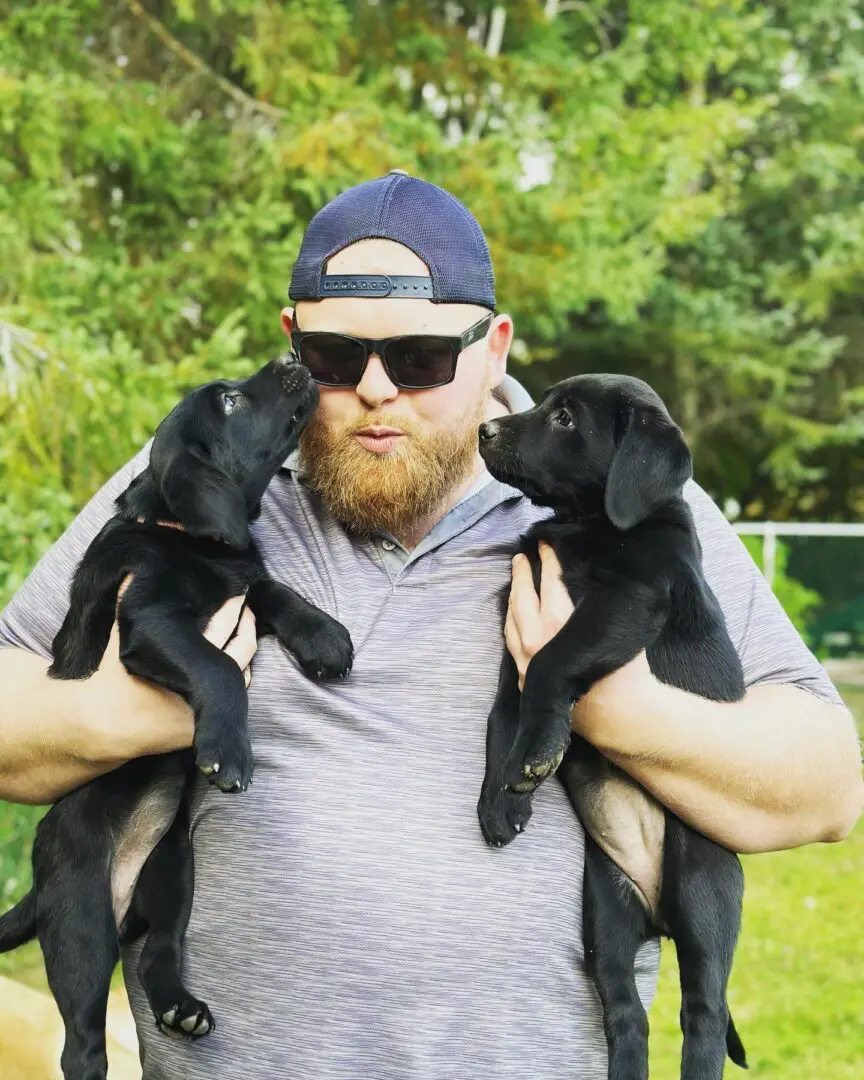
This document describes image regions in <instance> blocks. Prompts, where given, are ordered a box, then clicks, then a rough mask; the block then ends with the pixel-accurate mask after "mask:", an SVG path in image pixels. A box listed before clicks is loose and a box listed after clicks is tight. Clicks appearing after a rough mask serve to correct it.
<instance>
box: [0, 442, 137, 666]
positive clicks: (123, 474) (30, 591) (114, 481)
mask: <svg viewBox="0 0 864 1080" xmlns="http://www.w3.org/2000/svg"><path fill="white" fill-rule="evenodd" d="M149 459H150V443H148V444H147V445H146V446H145V447H144V449H143V450H141V451H140V452H139V453H138V454H137V455H136V456H135V457H134V458H132V460H131V461H129V462H127V463H126V464H125V465H124V466H123V468H122V469H120V470H119V471H118V472H116V473H115V474H114V476H112V477H111V479H110V480H108V481H107V483H106V484H105V485H104V486H103V487H102V488H100V489H99V491H97V492H96V494H95V495H94V496H93V498H92V499H91V500H90V501H89V502H88V503H87V505H86V506H85V507H84V509H83V510H82V511H81V513H80V514H78V516H77V517H76V518H75V520H74V521H73V522H72V524H71V525H70V526H69V527H68V528H67V529H66V531H65V532H64V533H63V535H62V536H61V537H60V539H59V540H57V541H56V542H55V543H54V544H53V545H52V546H51V547H50V548H49V549H48V551H46V552H45V554H44V555H43V556H42V558H41V559H40V560H39V562H38V563H37V564H36V566H35V567H34V568H33V570H32V571H31V572H30V575H29V576H28V577H27V579H26V580H25V581H24V584H23V585H22V586H21V588H20V589H19V590H18V591H17V592H16V593H15V595H14V596H13V597H12V599H11V600H10V601H9V603H8V604H7V606H6V607H5V608H4V610H3V611H2V612H0V649H7V648H11V649H26V650H27V651H28V652H32V653H36V654H37V655H39V656H42V657H44V658H45V659H46V660H50V659H51V658H52V656H51V646H52V644H53V642H54V638H55V636H56V634H57V631H58V630H59V629H60V627H61V625H62V623H63V620H64V619H65V618H66V612H67V611H68V610H69V589H70V586H71V584H72V577H73V575H74V573H75V568H76V567H77V565H78V563H79V562H80V560H81V557H82V555H83V554H84V552H85V551H86V550H87V548H88V547H89V545H90V542H91V541H92V540H93V538H94V537H95V536H96V534H97V533H98V532H99V530H100V529H101V528H102V526H103V525H104V524H105V522H106V521H108V519H109V518H111V517H112V516H113V515H114V512H115V508H114V500H115V499H116V498H117V496H118V495H119V494H120V493H121V492H122V491H125V489H126V488H127V487H128V486H129V484H130V483H131V482H132V481H133V480H134V478H135V477H136V476H137V475H138V474H139V473H141V472H143V471H144V469H145V468H146V467H147V462H148V461H149Z"/></svg>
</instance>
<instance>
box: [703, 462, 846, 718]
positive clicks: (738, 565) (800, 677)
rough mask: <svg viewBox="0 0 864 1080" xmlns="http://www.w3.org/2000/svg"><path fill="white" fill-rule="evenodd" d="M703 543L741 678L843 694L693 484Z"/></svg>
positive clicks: (828, 696)
mask: <svg viewBox="0 0 864 1080" xmlns="http://www.w3.org/2000/svg"><path fill="white" fill-rule="evenodd" d="M684 494H685V496H686V498H687V501H688V503H689V505H690V509H691V511H692V512H693V518H694V521H695V523H696V529H697V532H698V534H699V540H700V542H701V544H702V565H703V569H704V571H705V577H706V578H707V580H708V584H709V585H710V586H711V588H712V590H713V591H714V595H715V596H716V597H717V600H718V601H719V603H720V607H721V608H722V610H723V614H724V616H725V617H726V625H727V628H728V630H729V635H730V637H731V638H732V642H733V644H734V645H735V648H736V649H737V651H738V655H739V656H740V657H741V663H742V665H743V667H744V682H745V684H746V685H747V686H748V687H749V686H757V685H759V684H763V683H789V684H792V685H794V686H800V687H801V688H802V690H808V691H809V692H810V693H811V694H815V695H816V697H819V698H822V699H823V700H824V701H830V702H835V703H837V704H842V698H841V697H840V695H839V694H838V692H837V690H836V689H835V687H834V685H833V683H832V682H831V680H830V679H829V678H828V675H827V673H826V671H825V669H824V668H823V667H822V665H821V664H820V663H819V661H818V660H817V659H816V657H815V656H814V655H813V653H812V652H810V650H809V649H808V648H807V646H806V645H805V643H804V641H803V639H802V638H801V635H800V634H799V633H798V631H797V630H796V629H795V627H794V626H793V624H792V622H791V621H790V619H789V617H788V615H787V614H786V612H785V611H784V610H783V608H782V607H781V606H780V603H779V601H778V600H777V597H776V596H775V595H774V593H773V592H772V591H771V588H770V587H769V585H768V583H767V581H766V580H765V578H764V577H763V576H762V574H761V573H760V571H759V568H758V567H757V565H756V563H755V562H754V561H753V559H752V558H751V556H750V553H749V552H748V551H747V549H746V547H745V546H744V544H743V543H742V541H741V539H740V537H739V536H738V534H737V533H736V532H735V530H734V529H733V527H732V526H731V525H730V524H729V522H728V521H727V520H726V518H725V517H724V516H723V514H722V513H721V512H720V510H719V508H718V507H717V506H716V505H715V503H714V502H713V500H712V499H711V498H710V497H709V496H708V495H707V494H706V493H705V492H704V491H703V490H702V489H701V488H700V487H699V486H698V485H697V484H695V483H693V482H691V483H689V484H688V485H687V487H686V488H685V489H684Z"/></svg>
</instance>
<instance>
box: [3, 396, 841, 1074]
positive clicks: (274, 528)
mask: <svg viewBox="0 0 864 1080" xmlns="http://www.w3.org/2000/svg"><path fill="white" fill-rule="evenodd" d="M507 388H508V392H509V394H510V400H511V403H512V407H513V408H521V407H523V406H524V404H526V396H525V395H524V391H521V390H520V388H519V387H518V386H517V385H516V384H515V383H513V382H512V380H511V381H509V382H508V384H507ZM146 458H147V450H146V448H145V450H144V451H142V453H141V454H139V455H138V456H137V457H136V458H135V459H134V460H133V461H132V462H130V463H129V464H128V465H127V466H126V467H125V468H124V469H122V470H121V471H120V472H119V473H118V474H117V475H116V476H115V477H114V478H113V479H112V480H110V481H109V482H108V483H107V484H106V486H105V487H104V488H103V489H102V490H101V491H100V492H99V493H98V494H97V495H96V496H95V497H94V498H93V500H92V501H91V502H90V503H89V505H88V506H87V507H86V508H85V509H84V510H83V511H82V513H81V514H80V515H79V516H78V517H77V518H76V520H75V521H74V522H73V523H72V524H71V526H70V527H69V529H68V530H67V531H66V533H65V534H64V535H63V536H62V537H61V539H60V540H59V541H58V542H57V543H56V544H55V545H54V547H53V548H52V549H51V550H50V551H49V552H48V553H47V555H46V556H45V557H44V558H43V559H42V560H41V562H40V563H39V565H38V566H37V567H36V569H35V570H34V571H33V573H32V574H31V575H30V577H29V578H28V579H27V581H26V582H25V584H24V585H23V586H22V588H21V589H20V591H19V592H18V594H17V596H16V597H15V598H14V599H13V600H12V602H11V604H10V605H9V606H8V608H7V609H6V611H5V612H4V613H3V615H2V618H0V646H17V647H20V648H24V649H29V650H32V651H33V652H36V653H39V654H40V655H42V656H45V657H48V656H49V653H50V647H51V642H52V639H53V637H54V634H55V633H56V631H57V629H58V627H59V626H60V623H61V621H62V619H63V617H64V614H65V612H66V609H67V606H68V589H69V581H70V578H71V576H72V572H73V569H74V567H75V565H76V563H77V561H78V560H79V559H80V557H81V555H82V554H83V552H84V549H85V547H86V546H87V544H88V543H89V542H90V540H91V539H92V537H93V536H94V535H95V534H96V532H97V531H98V530H99V529H100V528H101V526H102V525H103V524H104V522H105V521H106V520H107V519H108V518H109V517H110V516H111V513H112V501H113V499H114V498H115V497H116V495H117V494H118V493H119V492H120V491H121V490H122V489H123V488H124V487H125V486H126V485H127V484H128V483H129V481H130V480H131V479H132V477H133V475H135V474H136V473H137V472H139V471H140V470H141V469H142V468H143V467H144V466H145V464H146ZM687 496H688V498H689V501H690V504H691V506H692V508H693V511H694V514H695V518H696V522H697V526H698V529H699V534H700V537H701V541H702V545H703V548H704V563H705V571H706V573H707V576H708V580H709V581H710V583H711V585H712V587H713V589H714V591H715V592H716V594H717V596H718V599H719V601H720V604H721V605H722V608H723V610H724V612H725V614H726V618H727V620H728V624H729V629H730V632H731V634H732V638H733V640H734V642H735V644H736V646H737V648H738V650H739V652H740V654H741V657H742V660H743V663H744V670H745V674H746V678H747V683H748V684H749V685H753V684H756V683H794V684H797V685H799V686H801V687H803V688H805V689H806V690H808V691H810V692H812V693H814V694H816V695H818V696H820V697H822V698H824V699H826V700H829V701H836V700H839V699H838V698H837V695H836V692H835V691H834V689H833V687H832V686H831V684H830V682H829V680H828V678H827V677H826V675H825V673H824V671H823V669H822V668H821V666H820V665H819V664H818V663H817V661H816V660H815V659H814V657H813V656H812V655H811V654H810V652H808V650H807V648H806V647H805V646H804V644H803V642H802V641H801V639H800V637H799V636H798V634H797V633H796V632H795V630H794V628H793V627H792V625H791V624H790V623H789V621H788V619H787V618H786V616H785V615H784V613H783V611H782V610H781V608H780V606H779V605H778V603H777V602H776V600H775V599H774V597H773V596H772V594H771V592H770V591H769V589H768V588H767V586H766V584H765V582H764V580H763V578H762V577H761V576H760V574H759V573H758V571H757V569H756V567H755V566H754V564H753V562H752V561H751V559H750V558H749V556H748V555H747V553H746V551H745V549H744V547H743V546H742V544H741V542H740V541H739V540H738V538H737V537H736V535H735V534H734V532H733V530H732V529H731V527H730V526H729V525H728V524H727V522H726V521H725V519H724V518H723V517H722V515H721V514H720V512H719V511H718V510H717V509H716V507H715V506H714V504H713V503H712V502H711V500H710V499H709V498H708V497H707V496H706V495H705V494H704V493H703V492H702V491H701V490H700V489H699V488H698V487H697V486H696V485H695V484H690V485H689V487H688V489H687ZM538 513H539V512H538V511H537V510H536V509H535V508H534V507H532V506H531V505H530V503H528V502H527V500H525V499H524V498H523V497H522V496H521V495H520V494H519V493H518V492H516V491H514V490H513V489H512V488H508V487H505V486H503V485H501V484H499V483H498V482H497V481H494V480H492V479H491V478H489V477H484V478H483V479H482V480H481V481H480V482H479V483H478V484H477V485H476V486H475V488H474V490H473V491H471V492H469V493H468V495H467V496H466V497H465V498H464V499H463V500H462V501H461V503H460V504H459V505H458V506H457V507H455V508H454V509H453V510H452V511H451V512H450V513H449V514H447V516H446V517H445V518H444V519H443V520H442V521H441V522H439V524H438V525H437V526H436V527H435V528H434V529H433V530H432V532H431V533H430V534H429V535H428V536H427V537H426V539H425V540H424V541H423V542H422V543H421V544H420V545H419V546H418V547H417V548H415V549H414V550H413V551H411V552H410V553H409V552H406V551H404V550H402V549H401V548H400V547H399V546H398V545H396V544H395V542H394V541H393V540H392V538H390V537H387V536H374V537H358V536H352V535H349V534H348V533H346V531H345V530H344V529H343V528H342V527H341V526H340V525H339V524H338V523H337V522H336V521H334V520H333V518H332V517H331V516H330V514H329V513H328V511H327V509H326V507H325V506H323V505H322V504H321V502H320V501H319V500H318V498H317V497H315V496H314V495H312V494H311V493H310V492H309V491H308V490H307V489H306V488H305V487H304V485H303V484H302V482H301V481H300V480H299V479H298V476H297V474H296V471H295V469H294V468H293V467H292V463H290V462H289V463H286V468H285V469H283V470H282V471H281V472H280V473H279V474H278V475H277V477H276V478H275V479H274V480H273V482H272V484H271V485H270V488H269V490H268V492H267V496H266V498H265V499H264V503H263V509H262V514H261V518H260V520H259V521H258V522H257V524H256V525H255V527H254V534H255V538H256V540H257V541H258V543H259V544H260V546H261V550H262V553H263V556H264V559H265V561H266V563H267V566H268V567H269V569H270V571H271V572H272V574H273V575H274V576H275V577H276V578H278V579H279V580H281V581H284V582H285V583H286V584H288V585H291V586H292V587H293V588H295V589H297V590H298V591H299V592H301V593H302V594H303V595H304V596H306V597H307V598H308V599H309V600H310V601H312V602H313V603H315V604H318V605H319V606H320V607H321V608H323V609H324V610H325V611H328V612H330V614H331V615H333V616H335V617H336V618H337V619H340V620H341V621H342V622H343V623H345V625H346V626H347V627H348V628H349V630H350V631H351V635H352V637H353V639H354V644H355V647H356V662H355V665H354V670H353V673H352V674H351V676H350V678H349V679H348V680H347V681H346V682H344V683H338V684H335V685H334V684H317V683H313V682H310V681H309V680H308V679H306V678H305V677H304V676H303V674H302V673H301V672H300V670H299V668H298V667H297V665H296V664H295V663H294V661H293V660H292V658H291V657H290V656H289V655H288V654H287V653H286V652H285V651H284V650H283V649H282V647H281V646H280V645H279V644H278V643H277V642H276V641H275V640H274V639H273V638H266V639H263V640H262V641H261V643H260V647H259V650H258V655H257V657H256V659H255V662H254V666H253V673H254V674H253V680H252V686H251V688H250V691H249V702H250V727H251V734H252V744H253V748H254V752H255V782H254V784H253V786H252V787H251V788H250V790H249V791H248V792H247V793H246V794H244V795H237V796H228V795H222V794H221V793H219V792H216V791H214V790H212V789H210V788H208V786H207V785H206V783H204V782H203V781H202V782H200V784H199V786H198V790H197V793H196V797H195V801H194V812H193V840H194V850H195V879H196V880H195V903H194V907H193V911H192V918H191V923H190V926H189V930H188V933H187V935H186V949H185V966H184V975H185V978H186V981H187V983H188V986H189V988H190V990H191V991H192V992H193V993H195V994H197V995H199V996H200V997H202V998H203V999H204V1000H206V1001H207V1002H208V1003H209V1005H210V1007H211V1008H212V1010H213V1013H214V1015H215V1017H216V1021H217V1028H216V1031H215V1032H214V1033H213V1034H211V1035H209V1036H208V1037H207V1038H206V1039H203V1040H201V1041H199V1042H196V1043H183V1042H179V1043H178V1042H174V1041H171V1040H169V1039H168V1038H166V1037H165V1036H164V1035H161V1034H159V1032H158V1031H157V1030H156V1028H155V1026H154V1024H153V1019H152V1017H151V1016H150V1014H149V1011H148V1008H147V1005H146V1002H145V1000H144V997H143V994H142V992H141V990H140V987H139V985H138V981H137V978H136V975H135V961H136V957H137V954H138V951H139V948H138V947H137V946H133V947H132V948H129V949H128V950H126V952H125V956H124V961H125V964H126V981H127V985H128V987H129V992H130V997H131V1001H132V1006H133V1009H134V1012H135V1016H136V1019H137V1021H138V1030H139V1037H140V1040H141V1045H142V1054H143V1060H144V1077H145V1080H212V1078H213V1077H216V1076H218V1077H219V1078H220V1080H275V1078H277V1077H278V1078H280V1080H455V1078H464V1080H479V1078H485V1077H495V1078H496V1080H523V1078H524V1077H525V1076H526V1075H531V1076H532V1077H536V1078H538V1080H605V1076H606V1051H605V1042H604V1037H603V1029H602V1025H601V1015H600V1007H599V1002H598V999H597V996H596V994H595V992H594V989H593V987H592V985H591V983H590V982H589V980H588V978H587V977H586V974H585V968H584V960H583V955H582V947H581V944H580V917H581V878H582V858H583V848H582V830H581V827H580V825H579V823H578V821H577V820H576V818H575V816H574V814H573V812H572V810H571V808H570V805H569V803H568V802H567V799H566V797H565V795H564V792H563V789H562V788H561V787H560V786H559V785H558V784H557V783H555V782H552V783H548V784H545V785H544V786H543V787H542V788H541V789H540V791H539V792H538V794H537V797H536V800H535V811H534V818H533V821H532V823H531V825H530V827H529V829H528V830H527V832H526V834H525V835H524V836H521V837H519V838H518V839H517V840H516V842H515V843H513V844H512V845H511V846H510V847H507V848H505V849H503V850H493V849H491V848H488V847H487V846H486V844H485V843H484V841H483V838H482V836H481V833H480V828H479V826H478V823H477V816H476V809H475V807H476V802H477V796H478V793H479V790H480V783H481V780H482V777H483V767H484V744H485V729H486V716H487V714H488V712H489V708H490V706H491V704H492V700H493V697H494V694H495V687H496V682H497V674H498V665H499V659H500V655H501V650H502V648H503V640H502V627H501V625H500V621H499V615H498V604H497V600H498V597H499V595H500V594H501V591H502V589H506V587H507V585H508V582H509V575H510V553H511V545H512V544H513V542H514V541H515V540H516V538H517V537H518V536H519V534H520V533H521V532H523V531H524V530H525V529H526V528H527V527H528V526H529V525H530V524H531V523H532V522H533V521H535V520H536V519H537V517H538ZM634 704H635V703H634ZM116 723H117V724H118V725H119V724H122V723H123V717H122V716H118V717H117V718H116ZM657 966H658V948H657V945H656V943H652V944H650V945H648V946H646V947H645V948H644V949H643V950H642V951H641V953H640V954H639V956H638V983H639V987H640V992H641V994H642V996H643V998H644V1000H645V1002H646V1004H647V1003H648V1002H649V1001H650V999H651V996H652V994H653V988H654V984H655V979H656V974H657Z"/></svg>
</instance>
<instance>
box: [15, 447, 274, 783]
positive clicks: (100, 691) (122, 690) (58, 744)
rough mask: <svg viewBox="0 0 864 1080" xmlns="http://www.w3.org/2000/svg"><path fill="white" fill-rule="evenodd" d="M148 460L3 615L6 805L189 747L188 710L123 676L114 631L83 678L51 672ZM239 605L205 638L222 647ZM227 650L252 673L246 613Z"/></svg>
mask: <svg viewBox="0 0 864 1080" xmlns="http://www.w3.org/2000/svg"><path fill="white" fill-rule="evenodd" d="M148 459H149V447H145V448H144V449H143V450H142V451H141V453H140V454H138V455H137V457H135V458H134V459H133V460H132V461H130V462H129V463H128V464H127V465H125V466H124V467H123V468H122V469H121V470H120V471H119V472H117V473H116V474H115V475H114V476H113V477H112V478H111V479H110V480H109V481H108V482H107V483H106V484H105V485H104V487H102V489H101V490H100V491H98V492H97V493H96V495H94V496H93V498H92V499H91V500H90V502H89V503H88V504H87V505H86V506H85V507H84V509H83V510H82V511H81V513H80V514H79V515H78V516H77V517H76V518H75V520H74V521H73V522H72V524H71V525H70V526H69V528H68V529H66V531H65V532H64V533H63V535H62V536H61V537H60V539H59V540H58V541H57V542H56V543H55V544H54V545H53V547H51V549H50V550H49V551H48V552H47V553H46V554H45V555H44V556H43V557H42V558H41V559H40V560H39V563H38V565H37V566H36V567H35V569H34V570H33V571H32V572H31V574H30V575H29V577H28V578H27V580H26V581H25V582H24V584H23V585H22V586H21V588H20V589H19V590H18V592H17V593H16V594H15V596H14V597H13V598H12V600H11V601H10V603H9V605H8V606H7V607H6V608H5V610H4V611H3V612H2V613H0V798H2V799H9V800H12V801H15V802H26V803H50V802H53V801H54V800H55V799H57V798H58V797H59V796H60V795H63V794H65V793H66V792H68V791H70V790H72V789H73V788H75V787H78V786H80V785H81V784H83V783H86V782H87V781H88V780H91V779H92V778H93V777H94V776H98V775H99V774H100V773H104V772H108V771H109V770H110V769H113V768H116V767H117V766H118V765H120V764H121V763H122V762H123V761H126V760H128V759H129V758H132V757H140V756H142V755H145V754H153V753H163V752H166V751H169V750H176V749H178V748H180V747H182V746H188V745H189V744H190V742H191V740H192V716H191V712H190V710H189V707H188V706H187V705H186V703H185V702H184V701H183V700H182V699H181V698H180V697H178V696H177V695H175V694H172V693H169V692H168V691H166V690H163V689H162V688H161V687H157V686H154V685H153V684H151V683H148V682H146V681H144V680H142V679H138V678H135V677H134V676H132V675H129V674H128V673H127V671H126V669H125V668H124V667H123V665H122V664H121V662H120V655H119V642H118V636H117V627H116V625H115V627H114V629H113V631H112V635H111V639H110V641H109V643H108V646H107V648H106V651H105V655H104V657H103V660H102V663H101V664H100V666H99V669H98V670H97V671H96V672H95V673H94V674H93V675H92V676H91V677H90V678H89V679H83V680H77V681H71V680H70V681H62V680H58V679H51V678H49V677H48V674H47V672H48V667H49V664H50V663H51V646H52V643H53V641H54V637H55V635H56V634H57V631H58V630H59V629H60V626H61V624H62V622H63V619H64V618H65V617H66V612H67V610H68V608H69V586H70V583H71V581H72V576H73V574H74V572H75V568H76V566H77V565H78V562H79V561H80V559H81V556H82V555H83V554H84V552H85V551H86V549H87V547H88V545H89V544H90V542H91V540H92V539H93V537H94V536H96V534H97V533H98V532H99V530H100V529H101V528H102V526H103V525H104V524H105V522H106V521H107V520H108V519H109V518H110V517H111V515H112V514H113V513H114V500H115V499H116V497H117V496H118V495H119V494H120V492H121V491H123V490H124V489H125V488H126V487H127V486H128V485H129V483H131V481H132V480H133V478H134V477H135V476H136V475H137V474H138V473H139V472H141V471H142V470H143V469H144V468H145V467H146V465H147V461H148ZM241 603H242V601H241V600H240V599H236V600H234V601H229V602H228V604H226V605H225V607H224V608H223V609H222V611H221V612H219V613H217V614H216V615H215V616H214V617H213V620H212V621H211V623H210V626H209V627H208V628H207V631H206V636H207V637H209V639H210V640H211V641H212V642H214V644H217V645H219V647H220V648H221V647H223V646H225V643H226V641H228V639H229V638H230V637H231V635H232V633H233V631H234V629H235V627H237V619H238V615H239V610H240V604H241ZM225 651H226V652H228V653H229V654H230V655H231V656H232V658H233V659H234V660H236V661H237V663H238V664H240V666H241V667H242V668H244V669H245V668H246V667H247V666H248V664H249V663H250V661H251V659H252V656H253V654H254V652H255V624H254V619H253V617H252V615H251V613H250V614H248V615H244V618H243V619H242V620H241V623H240V626H239V628H238V629H237V637H236V638H235V639H234V640H233V641H232V642H231V643H230V645H228V646H225Z"/></svg>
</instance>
